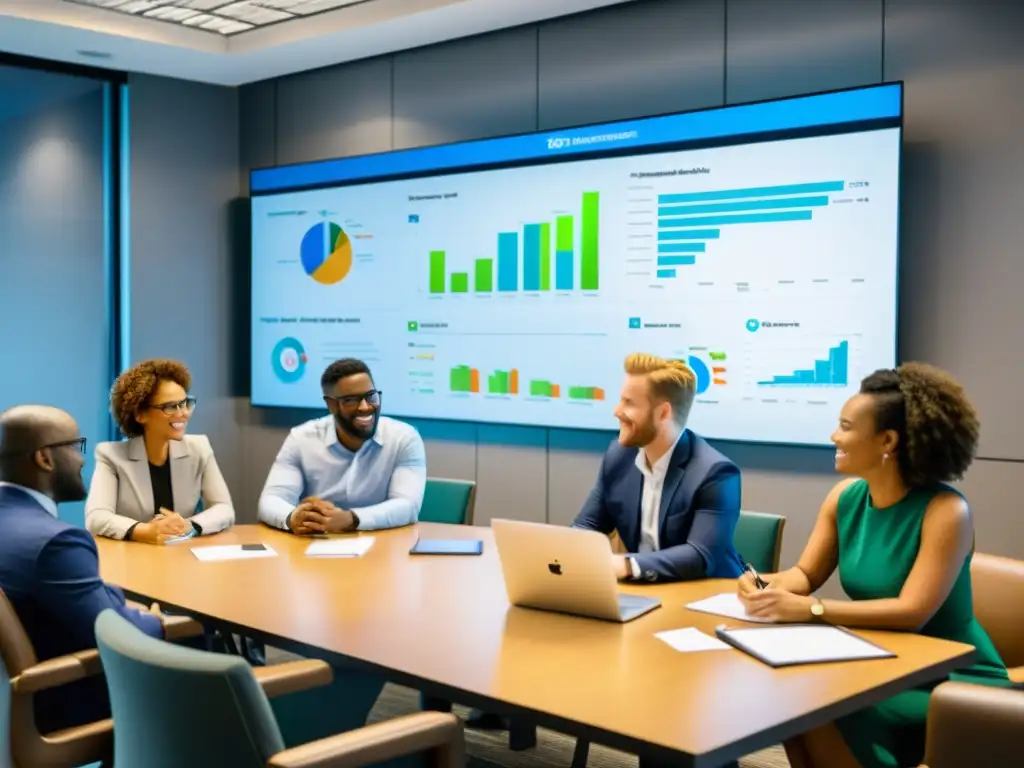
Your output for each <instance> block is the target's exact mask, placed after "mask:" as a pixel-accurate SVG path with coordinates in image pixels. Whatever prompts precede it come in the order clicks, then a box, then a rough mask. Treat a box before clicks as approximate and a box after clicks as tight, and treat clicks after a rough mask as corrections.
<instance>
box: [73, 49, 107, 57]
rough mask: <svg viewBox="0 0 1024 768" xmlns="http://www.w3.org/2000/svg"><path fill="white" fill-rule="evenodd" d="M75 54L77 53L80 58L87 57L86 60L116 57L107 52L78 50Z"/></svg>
mask: <svg viewBox="0 0 1024 768" xmlns="http://www.w3.org/2000/svg"><path fill="white" fill-rule="evenodd" d="M75 53H77V54H78V55H79V56H85V58H87V59H111V58H113V57H114V55H113V54H112V53H108V52H106V51H87V50H78V51H75Z"/></svg>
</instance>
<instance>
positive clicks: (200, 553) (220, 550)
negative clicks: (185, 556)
mask: <svg viewBox="0 0 1024 768" xmlns="http://www.w3.org/2000/svg"><path fill="white" fill-rule="evenodd" d="M192 554H193V555H195V556H196V557H197V558H199V559H200V560H203V561H204V562H208V563H209V562H213V561H215V560H251V559H254V558H258V557H277V552H275V551H274V550H273V549H271V548H270V547H268V546H266V545H264V548H263V549H259V550H251V549H242V545H241V544H225V545H222V546H219V547H192Z"/></svg>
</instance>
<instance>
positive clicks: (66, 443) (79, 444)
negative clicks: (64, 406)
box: [0, 437, 88, 458]
mask: <svg viewBox="0 0 1024 768" xmlns="http://www.w3.org/2000/svg"><path fill="white" fill-rule="evenodd" d="M86 445H88V440H86V438H84V437H76V438H75V439H74V440H61V441H59V442H56V443H46V445H40V446H39V447H38V448H33V449H32V450H30V451H8V452H7V453H4V454H0V456H2V457H4V458H7V457H10V456H31V455H32V454H33V453H35V452H36V451H42V450H45V449H46V448H70V447H72V446H73V447H74V448H75V449H77V451H78V452H79V453H81V454H83V455H84V454H85V449H86Z"/></svg>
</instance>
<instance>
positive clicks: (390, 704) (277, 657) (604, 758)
mask: <svg viewBox="0 0 1024 768" xmlns="http://www.w3.org/2000/svg"><path fill="white" fill-rule="evenodd" d="M291 658H294V657H292V656H290V655H289V654H285V653H283V652H281V651H278V650H276V649H270V648H268V649H267V661H268V662H269V663H271V664H274V663H279V662H282V661H287V660H289V659H291ZM418 710H419V694H418V693H417V692H416V691H413V690H411V689H409V688H403V687H402V686H398V685H390V684H389V685H387V686H385V687H384V691H383V693H381V695H380V698H379V699H378V700H377V705H376V706H375V707H374V708H373V711H372V712H371V713H370V717H369V721H370V722H379V721H381V720H390V719H391V718H394V717H400V716H402V715H407V714H410V713H412V712H417V711H418ZM455 712H456V714H458V715H460V716H461V717H463V718H465V716H466V714H467V710H466V709H465V708H463V707H456V708H455ZM575 747H576V739H574V738H573V737H571V736H566V735H565V734H561V733H556V732H554V731H549V730H547V729H545V728H540V729H539V730H538V732H537V747H536V748H535V749H529V750H526V751H524V752H512V751H511V750H510V749H509V748H508V733H507V732H505V731H480V730H475V729H470V728H467V729H466V750H467V752H468V753H469V757H470V760H471V761H472V764H473V766H474V768H492V767H494V768H569V766H570V765H571V764H572V753H573V750H574V749H575ZM740 766H741V768H789V761H788V760H786V754H785V752H784V751H783V750H782V748H781V747H772V748H771V749H766V750H763V751H761V752H756V753H754V754H752V755H747V756H746V757H745V758H743V759H741V760H740ZM587 768H637V759H636V757H635V756H633V755H627V754H626V753H624V752H619V751H618V750H615V749H609V748H607V747H602V746H601V745H599V744H594V745H591V747H590V759H589V761H588V763H587Z"/></svg>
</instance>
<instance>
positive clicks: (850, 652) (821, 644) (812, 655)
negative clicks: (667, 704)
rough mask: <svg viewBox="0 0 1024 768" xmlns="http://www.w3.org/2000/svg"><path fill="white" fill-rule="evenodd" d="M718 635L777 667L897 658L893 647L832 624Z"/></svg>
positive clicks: (721, 631)
mask: <svg viewBox="0 0 1024 768" xmlns="http://www.w3.org/2000/svg"><path fill="white" fill-rule="evenodd" d="M715 635H716V636H717V637H718V638H719V639H720V640H722V641H723V642H726V643H728V644H729V645H731V646H732V647H733V648H736V649H737V650H740V651H743V652H744V653H746V654H747V655H749V656H753V657H754V658H755V659H757V660H758V661H760V662H762V663H763V664H767V665H768V666H770V667H774V668H776V669H778V668H780V667H793V666H798V665H803V664H829V663H835V662H844V661H868V660H874V659H894V658H896V654H895V653H893V652H892V651H890V650H887V649H885V648H883V647H882V646H880V645H876V644H875V643H872V642H870V641H868V640H865V639H864V638H863V637H861V636H860V635H857V634H854V633H853V632H851V631H850V630H848V629H845V628H843V627H835V626H832V625H831V624H774V625H771V626H764V627H732V628H729V627H725V626H720V627H718V628H717V629H715Z"/></svg>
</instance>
